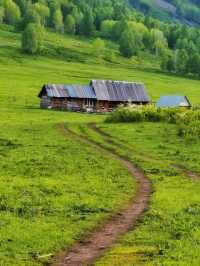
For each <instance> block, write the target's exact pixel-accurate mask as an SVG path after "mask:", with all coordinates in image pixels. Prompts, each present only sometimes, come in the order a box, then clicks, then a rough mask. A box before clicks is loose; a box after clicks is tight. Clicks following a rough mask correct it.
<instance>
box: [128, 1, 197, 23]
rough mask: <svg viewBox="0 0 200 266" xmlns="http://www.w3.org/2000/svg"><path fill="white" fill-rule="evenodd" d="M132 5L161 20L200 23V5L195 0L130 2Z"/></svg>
mask: <svg viewBox="0 0 200 266" xmlns="http://www.w3.org/2000/svg"><path fill="white" fill-rule="evenodd" d="M130 3H131V4H132V5H133V6H134V7H136V8H137V9H139V10H140V11H142V12H144V13H145V14H149V15H152V16H154V17H156V18H158V19H161V20H168V21H169V20H171V18H173V19H174V21H181V22H184V23H186V24H188V25H196V24H199V23H200V4H199V3H198V1H193V0H183V1H177V0H137V1H135V0H130Z"/></svg>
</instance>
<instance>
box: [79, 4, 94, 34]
mask: <svg viewBox="0 0 200 266" xmlns="http://www.w3.org/2000/svg"><path fill="white" fill-rule="evenodd" d="M94 29H95V27H94V17H93V14H92V10H91V9H90V8H88V9H87V10H86V12H85V13H84V16H83V18H82V21H81V25H80V32H81V34H83V35H85V36H92V34H93V32H94Z"/></svg>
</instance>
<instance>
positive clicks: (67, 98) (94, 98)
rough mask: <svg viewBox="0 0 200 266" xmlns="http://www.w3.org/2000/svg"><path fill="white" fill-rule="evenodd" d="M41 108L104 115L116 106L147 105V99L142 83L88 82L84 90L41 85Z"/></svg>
mask: <svg viewBox="0 0 200 266" xmlns="http://www.w3.org/2000/svg"><path fill="white" fill-rule="evenodd" d="M38 96H39V97H40V98H41V102H40V106H41V108H49V109H60V110H65V109H66V110H71V111H88V112H107V111H111V110H113V109H114V108H116V107H117V106H118V105H120V104H127V103H132V104H140V105H141V104H148V103H149V102H150V98H149V96H148V95H147V93H146V90H145V86H144V84H142V83H134V82H125V81H110V80H92V81H91V82H90V84H89V85H88V86H80V85H59V84H47V85H44V86H43V87H42V89H41V91H40V93H39V95H38Z"/></svg>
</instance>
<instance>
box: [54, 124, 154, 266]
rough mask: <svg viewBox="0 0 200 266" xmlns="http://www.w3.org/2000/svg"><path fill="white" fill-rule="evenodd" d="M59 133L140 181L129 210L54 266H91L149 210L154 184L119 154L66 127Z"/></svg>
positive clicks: (57, 260) (68, 252)
mask: <svg viewBox="0 0 200 266" xmlns="http://www.w3.org/2000/svg"><path fill="white" fill-rule="evenodd" d="M59 129H60V131H61V133H62V134H64V135H65V136H66V137H72V138H74V139H76V140H78V141H81V142H82V143H85V144H87V145H88V144H89V145H90V146H93V147H94V148H95V149H96V150H97V151H99V152H101V153H103V154H105V155H109V156H112V158H114V159H116V160H118V161H120V162H121V164H122V165H123V166H124V167H126V168H127V169H128V171H129V172H130V173H131V174H132V175H133V177H134V180H135V179H136V181H137V192H136V195H135V196H134V198H133V199H132V200H131V202H130V204H129V205H128V206H127V207H126V209H123V210H121V211H120V212H118V213H117V214H116V215H114V216H112V217H111V218H110V219H109V220H107V221H106V222H105V224H103V225H102V226H100V227H99V228H97V229H96V231H94V232H91V233H90V234H89V235H88V236H87V237H86V239H85V240H83V241H79V242H77V243H76V244H75V245H74V246H73V247H72V248H71V249H70V250H67V251H66V252H64V253H62V254H60V255H59V256H58V257H57V258H56V260H55V261H54V262H53V263H52V265H54V266H55V265H62V266H83V265H92V264H93V263H94V262H95V261H96V260H97V259H98V258H99V257H101V256H102V255H103V254H104V253H105V252H106V250H107V249H108V248H110V247H111V246H112V245H113V244H114V243H115V242H116V241H117V239H118V238H119V237H120V236H121V235H123V234H125V233H126V232H127V231H128V230H129V229H130V228H132V227H133V226H134V225H135V224H136V221H137V220H138V218H140V217H141V215H142V214H143V213H144V211H145V210H146V209H147V206H148V201H149V197H150V194H151V183H150V181H149V180H148V179H147V178H146V177H145V175H144V173H143V172H142V171H141V170H140V169H138V168H136V167H135V166H134V165H133V164H132V163H131V162H130V161H128V160H126V159H124V158H122V157H120V156H119V155H117V154H116V153H113V152H112V151H110V150H107V149H105V148H104V147H102V146H100V145H99V144H97V143H95V142H94V141H92V140H90V139H88V138H86V137H85V136H82V135H79V134H76V133H74V132H72V131H71V130H70V129H68V128H67V127H65V126H64V125H60V126H59Z"/></svg>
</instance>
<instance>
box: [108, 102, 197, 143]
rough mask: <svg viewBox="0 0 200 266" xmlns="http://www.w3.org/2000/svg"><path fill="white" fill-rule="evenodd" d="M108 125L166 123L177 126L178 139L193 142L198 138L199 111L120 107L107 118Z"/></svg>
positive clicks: (149, 106)
mask: <svg viewBox="0 0 200 266" xmlns="http://www.w3.org/2000/svg"><path fill="white" fill-rule="evenodd" d="M106 122H108V123H119V122H129V123H130V122H167V123H173V124H176V125H177V132H178V135H179V136H180V137H185V138H187V139H190V140H194V139H196V138H198V137H200V110H199V108H194V109H190V110H189V109H182V108H163V109H160V108H156V107H155V106H152V105H148V106H139V107H138V106H137V107H136V106H133V105H129V106H127V107H124V106H120V107H119V108H118V109H117V110H116V111H114V112H113V113H111V114H110V115H109V116H108V117H107V118H106Z"/></svg>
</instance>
